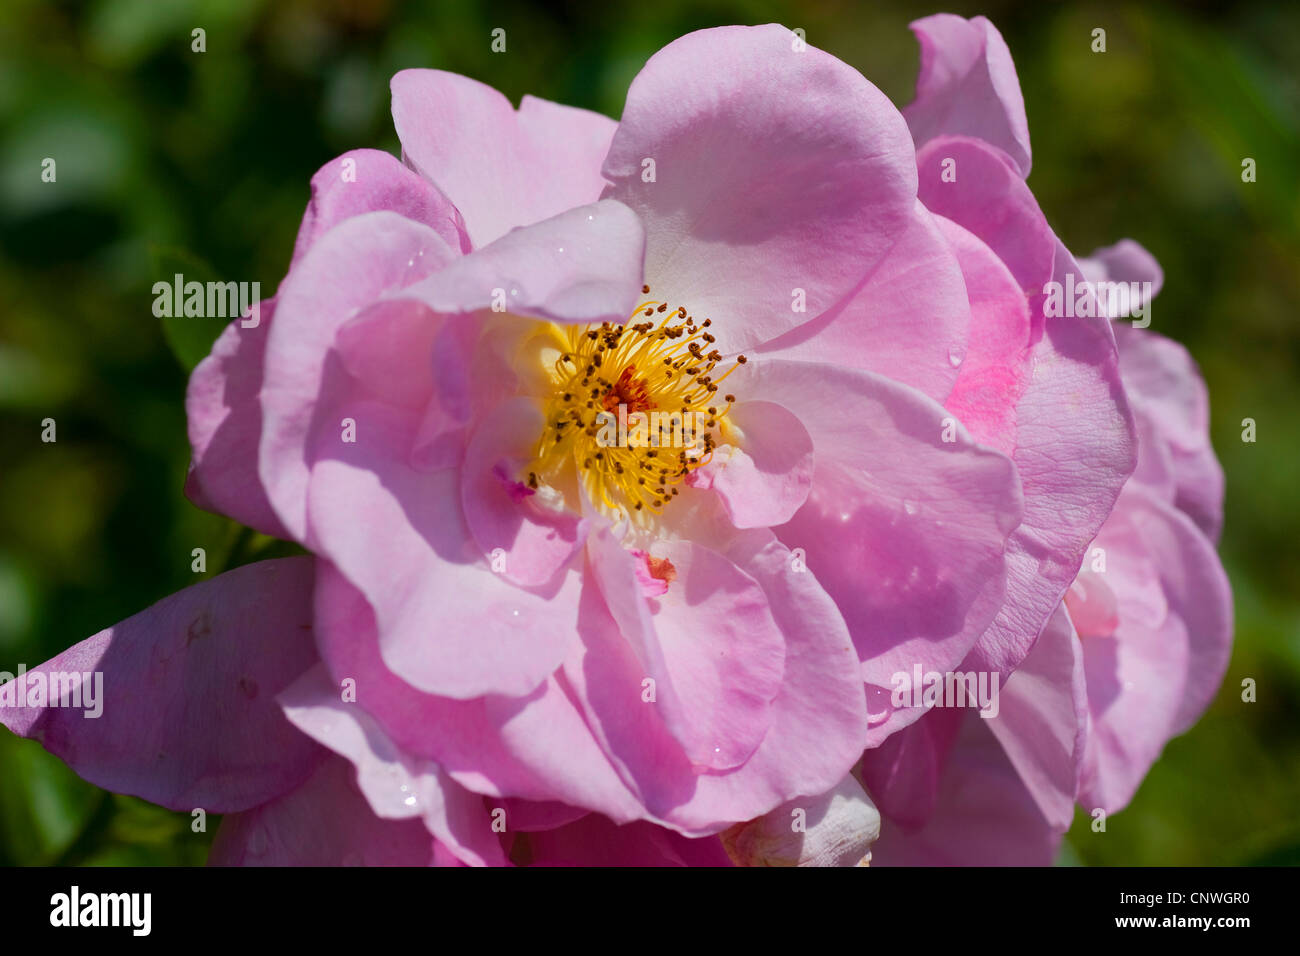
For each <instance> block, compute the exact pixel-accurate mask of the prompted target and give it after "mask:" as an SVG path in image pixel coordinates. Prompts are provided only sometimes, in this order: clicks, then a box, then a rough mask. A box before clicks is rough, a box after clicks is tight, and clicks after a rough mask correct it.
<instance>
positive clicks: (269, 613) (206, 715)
mask: <svg viewBox="0 0 1300 956" xmlns="http://www.w3.org/2000/svg"><path fill="white" fill-rule="evenodd" d="M313 565H314V562H313V561H312V560H311V559H310V558H281V559H278V560H274V561H259V562H257V563H256V564H249V565H244V566H243V567H240V568H236V569H235V570H233V571H227V572H226V573H225V574H222V575H218V576H217V577H215V578H212V579H211V580H208V581H203V582H201V583H199V584H195V585H193V586H191V587H188V588H186V589H185V590H184V591H180V592H178V593H176V594H174V595H172V596H170V597H167V598H164V599H163V600H162V601H159V602H158V603H157V604H155V605H153V606H152V607H150V608H148V609H147V610H144V611H141V612H140V613H139V614H136V615H135V616H133V617H129V618H127V619H126V620H125V621H123V622H122V623H120V624H118V625H115V626H114V627H111V628H109V629H108V630H105V631H100V632H99V633H98V634H96V635H95V636H94V637H89V638H87V639H86V640H84V641H82V642H81V643H80V644H77V645H76V646H74V647H72V648H69V649H68V650H66V651H64V652H63V653H62V654H60V655H58V656H57V657H55V658H53V659H52V660H50V661H47V662H46V663H45V664H43V665H41V667H39V668H37V670H36V671H33V672H29V674H28V675H27V676H26V677H24V678H23V681H27V682H30V681H32V680H33V679H34V678H33V677H32V675H33V674H35V673H36V672H37V671H39V672H40V673H41V674H44V675H54V674H67V673H69V672H77V674H78V675H81V674H87V675H94V674H99V675H102V676H101V677H100V678H98V679H96V678H94V677H93V676H89V677H87V678H86V679H87V680H89V681H90V682H91V684H90V685H89V687H88V688H87V690H88V691H89V690H90V688H93V687H95V686H97V683H98V682H102V695H101V697H100V705H102V710H101V713H100V714H99V715H98V716H92V715H93V714H94V710H93V709H92V710H89V711H88V710H87V709H86V708H85V706H83V707H73V706H72V701H73V700H74V698H72V697H71V696H70V690H69V689H68V688H66V687H62V686H61V687H60V688H59V692H57V693H56V694H55V695H54V697H53V699H54V700H57V701H58V705H57V706H35V705H32V704H29V705H28V706H18V703H19V702H20V700H19V698H18V697H17V696H16V695H17V694H18V693H19V690H20V688H19V684H20V681H19V680H17V679H15V680H14V681H11V682H10V683H8V684H5V685H3V686H0V700H2V701H3V702H4V703H3V706H0V724H3V725H4V726H5V727H7V728H9V730H11V731H13V732H14V733H16V734H18V735H19V736H21V737H29V738H31V739H33V740H37V741H39V742H40V743H41V745H42V746H44V747H45V749H47V750H49V751H50V752H51V753H52V754H54V755H55V756H57V757H58V758H59V759H60V760H62V761H63V762H64V763H66V764H67V765H68V766H69V767H71V768H72V769H73V770H75V771H76V772H77V773H78V774H79V775H80V776H82V777H84V778H85V779H86V780H88V781H90V782H91V783H93V784H95V785H96V786H99V787H103V788H105V789H106V790H113V791H115V792H118V793H128V794H132V795H133V796H138V797H142V798H144V799H145V800H148V801H150V802H151V803H157V804H161V805H162V806H165V807H168V808H169V809H172V810H182V811H185V812H189V811H191V810H194V809H198V808H201V809H204V810H207V811H208V812H209V813H228V812H235V811H238V810H246V809H248V808H249V807H252V806H256V805H257V804H259V803H263V802H265V801H266V800H269V799H271V798H273V797H275V796H277V795H279V794H282V793H285V792H286V791H289V790H291V789H293V788H294V787H296V786H298V785H299V784H300V783H302V782H303V781H304V780H305V779H306V778H307V776H308V774H310V773H311V771H312V769H313V768H314V767H315V766H316V764H317V763H318V762H319V761H320V759H321V756H322V753H323V752H322V751H321V750H320V748H319V747H317V746H316V745H315V744H314V743H312V742H311V741H310V740H309V739H307V738H306V737H305V736H303V735H302V734H301V733H299V732H298V731H297V730H296V729H294V727H293V726H292V725H291V724H290V723H289V722H288V721H287V720H285V719H284V716H283V715H282V714H281V713H280V708H279V707H278V706H277V705H276V703H275V695H276V694H277V693H279V692H280V691H281V690H282V689H283V688H284V687H285V686H287V685H288V684H289V683H291V682H292V681H293V680H295V679H296V678H297V677H298V676H299V675H300V674H302V673H303V672H304V671H306V670H307V669H308V668H310V667H311V666H312V665H313V663H314V662H315V660H316V653H315V649H314V648H313V646H312V614H311V596H312V574H313ZM79 680H80V678H79ZM30 686H31V685H30V684H28V689H30ZM78 694H80V689H78ZM81 701H82V704H83V705H85V704H86V703H87V701H86V700H85V698H84V696H82V697H81Z"/></svg>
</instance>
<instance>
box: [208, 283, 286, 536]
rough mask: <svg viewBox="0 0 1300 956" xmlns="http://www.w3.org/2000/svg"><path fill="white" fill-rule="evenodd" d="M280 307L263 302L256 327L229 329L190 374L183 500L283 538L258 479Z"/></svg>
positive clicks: (237, 324) (233, 325) (234, 325)
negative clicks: (265, 378)
mask: <svg viewBox="0 0 1300 956" xmlns="http://www.w3.org/2000/svg"><path fill="white" fill-rule="evenodd" d="M274 317H275V299H267V300H265V301H263V302H262V303H261V304H260V306H259V308H258V321H257V324H256V325H254V326H251V327H247V328H246V327H245V326H244V322H245V321H251V317H249V318H248V319H236V320H235V321H233V322H231V323H230V324H229V325H228V326H226V328H225V331H223V332H222V333H221V335H220V336H218V338H217V341H216V342H215V343H214V344H213V346H212V352H211V354H209V355H208V357H207V358H205V359H204V360H203V361H201V362H200V363H199V364H198V365H196V366H195V367H194V371H193V372H191V373H190V383H189V387H188V388H187V389H186V390H185V417H186V421H187V424H188V427H189V438H190V447H191V449H192V450H193V462H192V463H191V465H190V470H189V473H188V474H187V475H186V477H185V494H186V496H187V497H188V498H189V499H190V500H191V501H193V502H194V503H195V504H196V505H198V506H199V507H200V508H203V509H205V510H207V511H215V512H218V513H219V514H224V515H228V516H229V517H231V518H234V519H235V520H236V521H238V522H240V523H241V524H246V525H248V526H249V527H250V528H254V529H256V530H258V531H261V532H262V533H263V534H269V535H272V536H273V537H277V538H287V537H289V532H288V531H287V530H286V529H285V527H284V525H283V524H282V523H281V522H280V519H279V517H277V516H276V514H275V511H274V510H273V509H272V507H271V502H270V500H269V499H268V498H267V496H266V489H265V488H263V487H262V481H261V479H260V478H259V477H258V474H257V449H258V445H259V443H260V442H261V438H262V403H261V394H260V393H261V391H262V365H263V361H264V359H265V356H266V337H267V335H268V334H269V333H270V327H271V320H272V319H273V318H274Z"/></svg>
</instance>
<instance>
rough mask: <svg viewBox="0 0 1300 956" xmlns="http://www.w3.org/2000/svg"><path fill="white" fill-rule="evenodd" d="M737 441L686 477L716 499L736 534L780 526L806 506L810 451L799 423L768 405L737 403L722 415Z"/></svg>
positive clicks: (805, 433)
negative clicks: (736, 434)
mask: <svg viewBox="0 0 1300 956" xmlns="http://www.w3.org/2000/svg"><path fill="white" fill-rule="evenodd" d="M727 424H728V426H729V427H733V428H737V429H739V430H740V433H741V435H742V436H743V437H742V438H741V439H740V440H739V444H738V445H727V446H723V447H722V448H720V449H718V451H717V452H715V453H714V456H713V460H712V461H711V462H710V463H709V464H707V465H705V466H704V467H703V468H700V469H697V470H696V471H695V472H692V474H691V481H692V483H693V484H695V485H697V486H699V485H707V486H708V487H711V488H712V489H713V490H714V491H716V492H717V493H718V495H719V496H720V497H721V498H722V500H723V503H724V504H725V505H726V508H727V513H728V514H729V515H730V516H731V520H732V522H733V523H734V524H735V526H736V527H737V528H767V527H771V526H773V525H778V524H785V522H787V521H789V520H790V519H791V518H792V517H793V516H794V513H795V512H796V511H798V510H799V508H800V507H802V506H803V503H804V502H805V501H807V500H808V491H809V489H810V488H811V487H812V478H813V446H812V439H811V438H809V437H808V431H807V429H805V428H804V427H803V425H802V424H801V423H800V422H799V419H797V418H795V416H794V415H793V414H792V413H791V412H789V411H787V410H786V409H784V408H782V407H781V406H780V405H774V404H773V403H771V402H764V401H741V402H740V403H739V404H737V405H735V406H734V407H733V408H732V409H731V411H730V412H728V413H727Z"/></svg>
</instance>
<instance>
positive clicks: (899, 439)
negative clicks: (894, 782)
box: [746, 360, 1021, 743]
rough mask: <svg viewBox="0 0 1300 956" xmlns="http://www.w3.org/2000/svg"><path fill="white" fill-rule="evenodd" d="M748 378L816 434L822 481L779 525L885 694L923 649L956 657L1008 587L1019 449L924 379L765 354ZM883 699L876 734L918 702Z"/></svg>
mask: <svg viewBox="0 0 1300 956" xmlns="http://www.w3.org/2000/svg"><path fill="white" fill-rule="evenodd" d="M746 381H747V382H751V383H752V387H753V389H754V392H755V394H762V395H763V396H764V398H765V399H767V400H770V401H772V402H775V403H777V404H780V405H784V406H785V407H786V408H788V409H790V410H791V411H792V412H794V413H795V414H796V415H797V416H798V417H799V418H800V420H801V421H802V422H803V424H804V427H805V428H807V429H808V432H809V434H810V435H811V436H812V440H813V448H814V454H815V456H816V463H817V470H816V475H815V477H814V483H813V492H812V494H811V495H810V497H809V499H808V503H807V504H805V505H804V507H803V508H802V509H801V510H800V511H799V513H798V514H796V515H795V517H794V519H793V520H792V521H790V522H789V523H788V524H786V525H784V526H782V527H781V528H780V529H779V531H778V533H779V535H780V537H781V540H782V541H784V542H785V543H786V544H788V545H789V546H790V547H792V548H793V547H798V548H803V549H805V551H806V552H807V565H808V568H809V569H810V570H811V571H813V572H814V573H815V574H816V575H817V578H818V580H819V581H820V582H821V584H822V586H823V587H825V588H826V591H827V593H828V594H830V596H831V597H832V598H833V599H834V600H835V602H836V603H837V604H838V605H839V608H840V611H841V612H842V613H843V614H844V618H845V620H846V621H847V622H848V625H849V631H850V632H851V633H852V635H853V641H854V644H855V645H856V646H857V649H858V653H859V655H860V657H861V660H862V662H863V670H862V674H863V677H864V679H865V680H866V682H867V683H868V684H873V685H875V686H877V687H879V688H883V689H885V690H886V694H887V693H888V688H890V686H891V678H892V675H893V674H895V673H897V672H900V671H905V672H909V673H910V672H911V670H912V666H913V664H915V663H922V664H924V665H925V669H926V670H939V671H945V670H950V669H952V668H953V667H954V666H955V665H956V664H957V663H958V662H959V661H960V660H961V659H962V658H963V657H964V656H965V655H966V653H967V652H968V651H969V650H970V648H971V646H972V645H973V643H974V642H975V640H976V638H978V636H979V635H980V634H981V633H982V632H983V631H984V629H985V628H986V627H987V626H988V624H989V623H990V622H991V620H992V618H993V615H994V613H995V612H996V611H997V608H998V605H999V602H1000V601H1001V598H1002V589H1003V583H1004V574H1005V569H1004V564H1003V551H1004V548H1005V543H1006V538H1007V535H1008V534H1009V533H1010V532H1011V530H1012V529H1013V528H1014V527H1015V526H1016V525H1017V523H1018V522H1019V519H1020V507H1021V502H1020V490H1019V482H1018V481H1017V478H1016V470H1015V468H1014V467H1013V466H1012V464H1011V461H1010V460H1009V459H1008V458H1006V457H1005V456H1003V455H1000V454H998V453H996V452H994V451H991V450H989V449H986V448H982V447H980V446H977V445H975V444H974V443H973V442H972V441H971V439H970V437H969V436H968V435H967V434H966V432H965V430H964V429H963V428H962V427H961V425H960V423H959V422H957V421H956V420H955V419H954V418H953V417H952V416H951V415H950V414H949V413H948V412H947V411H946V410H945V409H943V408H942V407H941V406H939V405H937V404H935V403H934V402H933V401H931V400H930V399H928V398H926V397H925V396H924V395H922V394H921V393H920V392H917V391H915V390H913V389H910V388H907V387H906V386H903V385H899V384H897V383H895V382H891V381H889V380H888V379H885V378H883V377H881V376H877V375H874V374H871V373H868V372H860V371H852V370H849V369H842V368H836V367H833V366H829V365H819V364H815V363H803V362H790V361H784V360H759V361H754V362H751V363H749V365H747V366H746ZM887 709H888V710H889V712H890V713H889V716H887V717H885V716H882V717H881V718H880V721H879V723H877V724H876V726H874V727H873V729H872V735H873V736H872V738H871V739H872V740H873V742H876V743H878V742H879V740H881V739H883V738H884V737H885V736H887V735H888V733H892V732H894V731H895V730H897V729H898V727H899V726H900V724H898V723H896V721H898V720H902V721H904V722H907V721H909V720H914V719H915V718H916V716H919V714H918V713H917V712H915V710H913V712H911V713H910V715H909V714H907V712H897V711H893V710H892V708H887ZM882 713H883V712H882ZM895 715H897V716H895Z"/></svg>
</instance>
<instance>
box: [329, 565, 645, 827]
mask: <svg viewBox="0 0 1300 956" xmlns="http://www.w3.org/2000/svg"><path fill="white" fill-rule="evenodd" d="M316 639H317V643H318V645H319V647H320V650H321V656H322V658H324V660H325V663H326V664H327V666H328V667H329V668H330V673H331V675H332V677H333V678H334V681H335V683H336V684H337V685H339V686H340V687H341V686H342V685H341V682H342V681H344V680H347V679H351V680H353V681H355V682H356V690H357V703H358V706H361V707H364V708H365V710H366V712H367V713H369V714H370V715H371V716H372V717H374V718H375V719H376V720H377V721H378V722H379V723H380V725H381V726H382V727H383V728H384V731H385V732H386V733H387V734H388V736H389V738H390V739H392V740H393V742H394V743H395V744H396V745H397V746H398V747H400V748H401V750H402V751H403V752H404V753H407V754H409V755H412V756H415V757H425V758H428V759H431V760H434V761H437V762H438V764H439V765H440V766H442V767H443V768H444V769H445V770H446V771H447V772H448V774H449V775H450V776H451V777H452V778H453V779H454V780H456V781H457V782H459V783H460V784H461V785H462V786H464V787H466V788H468V789H471V790H474V791H475V792H477V793H482V794H485V795H490V796H498V797H499V796H514V797H520V798H524V799H527V800H532V801H554V802H558V803H567V804H569V805H571V806H575V807H586V808H589V809H592V810H595V811H598V812H601V813H604V814H605V815H606V816H609V817H611V818H613V819H615V820H618V821H627V820H632V819H635V818H637V817H638V816H642V815H644V813H645V811H644V809H643V808H641V807H640V805H639V804H638V803H637V802H636V801H635V800H634V799H633V797H632V795H631V793H630V792H629V791H628V789H627V787H626V786H624V785H623V784H622V783H621V782H620V780H619V778H618V775H617V774H616V773H615V772H614V768H613V767H612V766H611V765H610V763H609V760H608V758H606V756H605V755H604V754H603V753H602V751H601V749H600V747H599V746H598V745H597V743H596V740H595V738H594V737H593V736H592V733H591V731H590V729H589V728H588V727H587V725H586V724H585V723H584V721H583V719H582V716H581V714H580V712H579V711H578V710H577V708H576V707H575V705H574V703H573V702H572V700H571V699H570V698H569V696H568V695H567V694H566V692H565V690H564V688H563V687H562V685H561V683H560V682H559V681H557V680H556V679H554V678H552V679H550V680H548V681H547V682H546V683H545V684H543V685H542V686H541V687H539V688H538V689H537V690H535V691H533V693H532V694H530V695H528V696H527V697H525V698H508V697H500V696H487V697H479V698H476V699H474V700H451V699H449V698H445V697H435V696H433V695H431V694H425V693H421V692H420V691H418V690H417V689H415V688H414V687H412V686H411V685H410V684H408V683H406V682H404V681H402V680H401V679H399V678H398V677H397V676H396V675H395V674H394V673H393V672H392V671H390V670H389V669H388V668H387V667H386V666H385V665H384V662H383V659H382V658H381V657H380V652H379V641H378V636H377V634H376V632H375V619H374V613H373V611H371V609H370V607H369V605H367V603H366V601H365V598H364V596H363V595H362V594H361V593H360V592H359V591H358V590H357V589H356V588H354V587H353V586H352V585H350V584H349V583H348V582H347V581H346V580H345V579H344V578H343V577H342V576H341V575H340V574H339V573H338V571H336V570H335V569H333V568H332V567H330V565H329V564H328V563H326V562H320V566H319V572H318V578H317V586H316Z"/></svg>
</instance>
